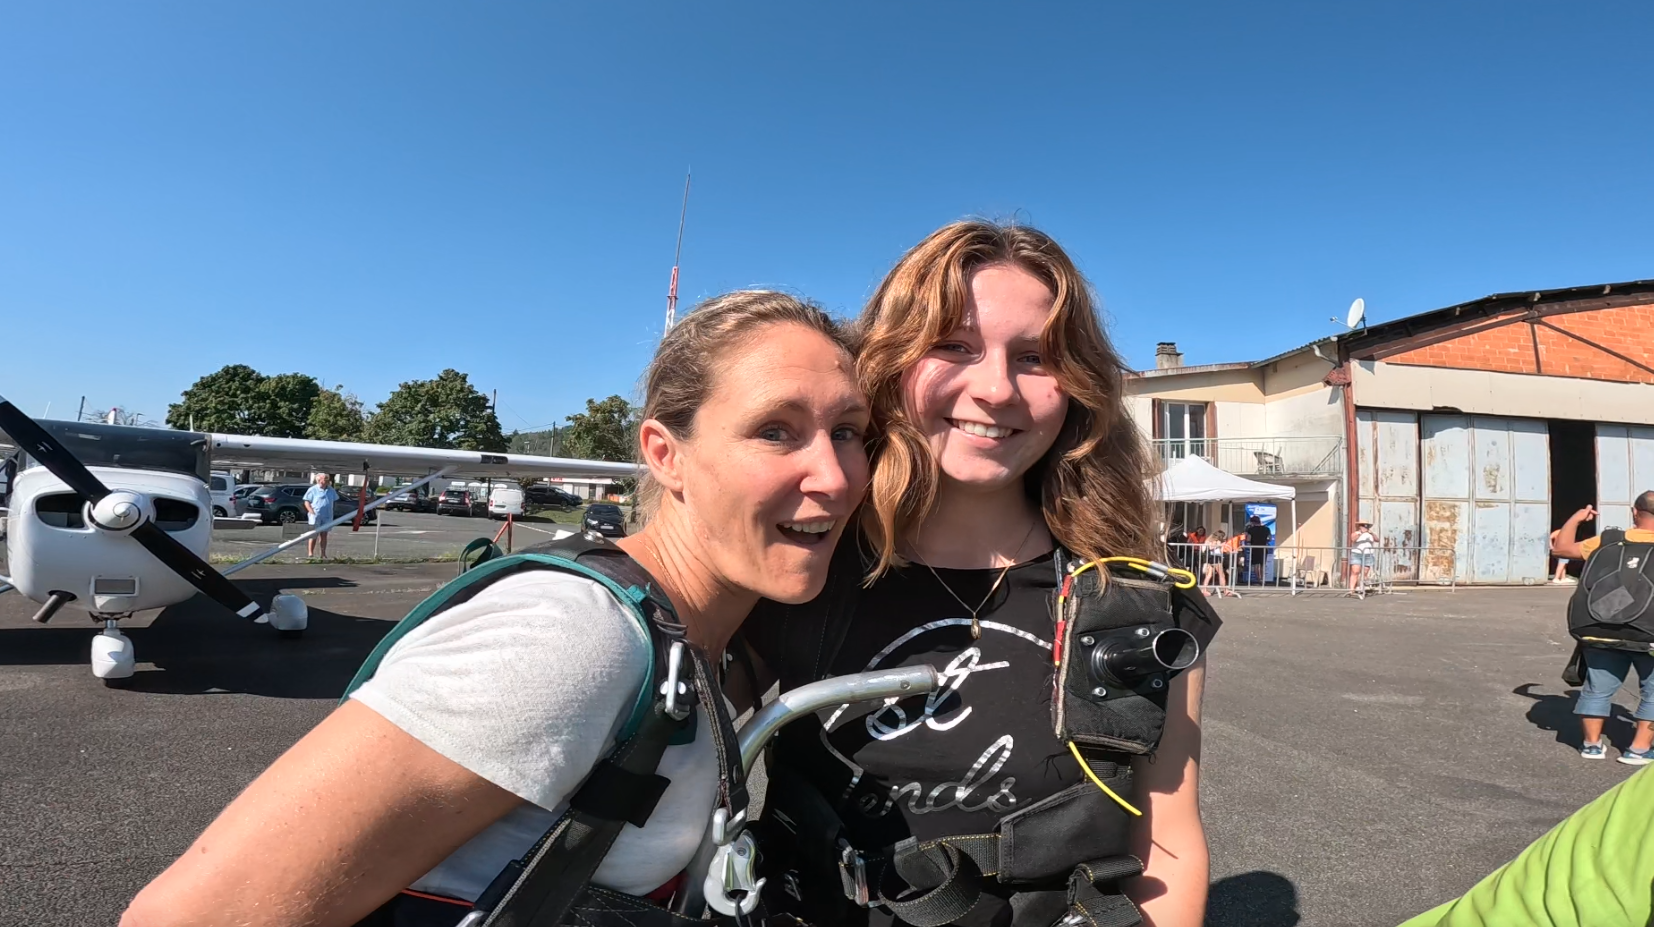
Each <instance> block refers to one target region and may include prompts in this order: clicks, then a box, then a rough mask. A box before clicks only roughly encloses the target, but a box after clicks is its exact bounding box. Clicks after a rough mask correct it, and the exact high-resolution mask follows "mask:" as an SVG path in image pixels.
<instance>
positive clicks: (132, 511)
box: [92, 490, 144, 531]
mask: <svg viewBox="0 0 1654 927" xmlns="http://www.w3.org/2000/svg"><path fill="white" fill-rule="evenodd" d="M143 518H144V499H143V497H142V496H140V495H138V494H137V493H135V492H126V491H123V490H116V491H115V492H112V493H110V494H109V495H107V496H104V497H103V499H101V500H100V501H99V502H98V504H97V505H95V506H93V507H92V521H93V522H94V523H95V524H97V526H98V527H99V528H103V529H105V530H107V531H125V530H127V529H128V528H134V527H137V525H138V522H140V521H143Z"/></svg>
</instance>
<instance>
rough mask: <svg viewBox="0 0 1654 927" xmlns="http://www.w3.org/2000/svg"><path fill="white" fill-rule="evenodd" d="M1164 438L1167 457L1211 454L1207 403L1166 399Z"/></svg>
mask: <svg viewBox="0 0 1654 927" xmlns="http://www.w3.org/2000/svg"><path fill="white" fill-rule="evenodd" d="M1160 441H1161V446H1162V448H1163V451H1162V456H1163V457H1164V458H1165V459H1167V460H1181V459H1183V458H1184V457H1211V456H1212V454H1211V449H1210V448H1208V447H1207V446H1206V403H1204V402H1162V403H1161V404H1160Z"/></svg>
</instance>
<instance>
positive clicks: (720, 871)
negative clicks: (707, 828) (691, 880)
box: [702, 808, 767, 917]
mask: <svg viewBox="0 0 1654 927" xmlns="http://www.w3.org/2000/svg"><path fill="white" fill-rule="evenodd" d="M746 823H747V813H746V811H745V810H744V809H743V810H741V811H738V812H736V813H735V815H734V816H733V817H732V816H731V815H730V814H729V812H728V811H727V810H726V809H723V808H719V809H718V810H716V811H714V812H713V813H712V842H713V843H714V844H716V845H717V847H718V849H717V850H716V851H715V852H713V854H712V864H711V865H710V866H708V867H707V870H706V881H705V882H704V883H703V884H702V891H703V892H704V893H705V895H706V906H707V907H709V908H711V909H712V910H714V911H717V912H718V913H719V914H723V915H725V916H731V917H733V916H735V915H736V914H738V913H739V914H740V915H743V916H744V915H747V914H751V913H752V912H753V911H755V910H757V909H758V901H759V896H760V893H762V892H763V890H764V883H765V882H766V881H767V880H765V879H760V878H758V844H757V842H756V841H754V840H753V839H752V834H750V833H748V832H747V830H746Z"/></svg>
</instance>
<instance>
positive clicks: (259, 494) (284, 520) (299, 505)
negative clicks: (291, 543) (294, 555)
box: [247, 483, 378, 525]
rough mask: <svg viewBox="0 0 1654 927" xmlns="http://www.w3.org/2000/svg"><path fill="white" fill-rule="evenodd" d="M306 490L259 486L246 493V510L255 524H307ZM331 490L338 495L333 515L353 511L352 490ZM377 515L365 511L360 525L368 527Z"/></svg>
mask: <svg viewBox="0 0 1654 927" xmlns="http://www.w3.org/2000/svg"><path fill="white" fill-rule="evenodd" d="M309 489H310V484H309V483H284V484H282V485H279V486H264V487H261V488H260V489H258V490H257V491H256V492H252V493H248V495H247V511H249V512H257V513H258V515H259V521H260V522H261V523H263V524H266V525H277V524H280V525H291V524H293V523H295V522H301V521H308V520H309V516H308V515H307V514H306V513H305V511H304V494H305V492H306V491H307V490H309ZM334 489H335V490H336V491H338V492H339V501H337V502H335V503H333V514H334V515H335V516H338V515H343V514H344V513H345V510H346V509H347V508H350V509H354V508H356V490H355V489H353V488H350V487H346V488H345V489H343V490H339V489H338V487H334ZM377 514H378V513H377V512H373V511H369V512H368V513H367V516H366V517H365V518H363V519H362V523H363V524H372V523H373V521H374V517H375V516H376V515H377Z"/></svg>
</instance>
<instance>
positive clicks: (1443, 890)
mask: <svg viewBox="0 0 1654 927" xmlns="http://www.w3.org/2000/svg"><path fill="white" fill-rule="evenodd" d="M453 570H454V566H453V565H452V564H417V565H402V566H398V565H378V566H344V565H301V566H294V565H278V566H260V567H254V568H252V569H250V570H248V571H247V572H246V573H243V574H241V575H239V576H238V577H237V580H238V581H240V582H242V584H243V585H244V587H245V588H246V589H247V590H248V591H249V592H250V593H251V594H252V595H253V596H254V597H255V598H258V599H260V600H261V601H268V599H269V597H270V596H272V595H274V594H275V593H276V592H277V591H289V592H296V593H300V594H303V595H305V596H307V598H308V601H309V603H310V606H311V613H310V614H311V626H310V630H309V631H307V632H306V633H305V636H304V637H303V639H301V640H292V641H290V640H281V639H278V637H277V636H276V635H275V634H274V633H273V632H272V631H270V630H269V629H268V628H265V627H257V626H253V625H249V624H246V623H244V622H242V621H239V620H236V619H234V618H231V617H229V616H227V615H225V614H223V613H222V611H221V610H219V609H218V608H217V607H216V606H214V605H212V604H210V603H207V602H205V601H202V600H199V599H197V600H195V601H193V602H190V603H186V604H184V605H180V606H175V607H173V608H170V609H167V610H165V611H164V612H162V613H160V614H159V615H155V616H152V617H150V618H148V619H143V620H138V621H133V622H131V623H130V624H129V625H128V627H129V629H130V633H131V636H132V638H133V640H134V642H135V644H136V647H137V656H138V660H139V668H140V672H139V673H138V675H137V676H136V677H135V678H134V682H133V685H132V687H131V688H130V689H126V690H115V689H106V688H104V687H103V686H102V685H100V684H99V683H98V682H97V681H96V680H95V679H93V678H92V676H91V673H90V671H89V670H88V669H87V666H86V660H87V648H88V641H89V638H90V637H91V635H92V629H91V626H90V623H89V622H87V621H86V619H85V615H84V613H77V612H75V611H74V610H73V609H65V610H64V611H63V612H62V613H60V614H59V616H58V617H57V618H56V619H55V620H54V621H53V622H52V624H50V625H48V626H45V627H41V626H38V625H33V624H31V623H30V622H29V620H28V615H29V614H30V612H31V611H32V606H31V605H30V604H29V603H27V602H25V601H23V600H22V599H21V598H19V597H18V596H16V595H15V594H14V595H8V596H4V597H0V886H4V889H5V891H4V892H3V893H0V924H19V925H22V924H27V925H30V927H47V925H66V927H67V925H77V927H79V925H85V924H112V923H114V922H115V920H116V919H117V918H118V916H119V912H120V911H121V909H122V908H123V906H124V905H125V903H126V901H127V900H128V899H129V898H130V897H131V896H132V895H133V893H135V892H136V891H137V890H138V889H139V888H140V887H141V886H142V885H143V884H144V882H146V881H147V880H148V879H149V878H151V877H153V876H154V875H155V874H156V873H158V872H159V871H160V870H161V869H163V868H164V867H165V866H166V865H167V864H168V863H169V862H170V861H171V860H172V859H173V858H175V857H176V856H177V855H178V854H179V853H180V852H182V851H183V850H184V849H185V848H186V847H187V846H188V845H189V843H190V841H191V840H192V839H193V838H194V837H195V835H196V834H197V833H199V832H200V830H201V829H202V828H203V827H204V826H205V825H206V824H207V822H208V821H209V820H211V818H212V817H213V816H214V815H215V814H216V813H217V812H218V811H219V810H220V809H221V808H222V807H223V806H224V805H225V804H226V803H228V802H229V801H230V800H231V799H232V798H233V797H234V796H235V794H236V793H237V792H238V791H239V790H240V789H241V788H242V787H243V786H245V785H246V783H247V782H249V781H250V780H251V779H252V778H253V777H254V776H255V775H257V774H258V772H259V771H260V770H262V769H263V768H264V767H265V766H267V765H268V764H269V763H270V762H271V761H272V760H274V759H275V758H276V757H277V756H278V755H279V754H280V753H281V751H282V750H284V749H285V748H286V747H287V746H289V745H290V744H292V743H293V742H294V741H295V740H296V739H298V737H300V736H301V735H302V734H303V733H304V732H305V731H306V730H308V729H309V728H310V727H311V726H312V725H314V724H315V723H316V722H317V721H318V720H320V719H321V718H322V717H323V716H324V715H325V714H326V713H327V712H328V711H329V710H330V708H331V707H332V705H333V704H334V702H335V700H336V699H337V698H338V695H339V693H340V692H341V691H342V690H343V688H344V686H345V684H346V683H347V682H348V680H349V679H350V677H351V675H352V674H353V673H354V671H355V669H356V667H357V666H358V664H359V663H360V662H361V660H362V658H363V657H364V656H365V655H366V654H367V652H368V650H369V649H371V648H372V646H373V644H374V643H375V642H376V641H377V640H378V639H379V638H380V637H381V636H382V635H383V634H384V633H385V631H386V630H388V629H389V627H390V625H391V622H392V621H393V620H394V619H396V618H398V617H400V616H401V615H402V614H403V613H405V612H406V611H407V610H408V608H409V607H410V606H411V605H412V604H413V603H414V602H416V601H418V600H419V599H420V598H422V597H423V596H424V595H426V594H428V593H429V592H430V591H431V590H433V589H435V588H436V587H437V586H438V585H439V584H440V583H441V582H442V581H443V580H444V579H446V578H448V577H449V576H451V575H452V573H453ZM1566 595H1567V591H1566V590H1562V589H1546V588H1537V589H1462V590H1459V591H1457V592H1446V591H1437V590H1428V591H1417V592H1412V593H1408V594H1397V595H1391V596H1386V597H1378V598H1372V599H1368V600H1366V601H1355V600H1350V599H1327V598H1309V597H1299V598H1297V599H1288V598H1264V597H1256V598H1246V599H1242V600H1239V601H1236V600H1226V601H1224V602H1223V603H1222V605H1221V609H1222V613H1223V615H1224V617H1225V620H1226V624H1225V626H1224V629H1223V631H1222V632H1221V633H1220V635H1219V636H1218V639H1217V641H1216V642H1215V644H1214V645H1213V648H1212V653H1211V667H1210V675H1209V680H1208V686H1207V697H1206V754H1205V759H1204V774H1203V777H1202V779H1203V781H1202V794H1203V803H1204V808H1205V818H1206V822H1207V828H1208V832H1209V836H1210V842H1211V847H1212V875H1213V880H1214V886H1213V892H1212V902H1211V913H1210V915H1209V918H1208V923H1209V924H1212V925H1220V927H1254V925H1256V927H1263V925H1268V927H1283V925H1285V927H1291V925H1295V924H1306V925H1329V927H1343V925H1350V927H1355V925H1361V927H1383V925H1394V924H1396V923H1398V922H1400V921H1401V920H1403V919H1405V918H1406V917H1408V916H1410V915H1412V914H1414V913H1417V912H1419V911H1421V910H1424V909H1425V908H1428V907H1430V906H1431V905H1433V904H1435V903H1437V902H1439V901H1442V900H1445V899H1447V898H1449V897H1452V896H1454V895H1456V894H1458V893H1460V892H1462V891H1464V890H1465V889H1466V888H1468V887H1469V886H1470V885H1471V884H1473V883H1474V882H1475V881H1476V880H1477V879H1479V878H1480V877H1481V876H1483V875H1485V874H1486V873H1488V872H1490V871H1491V870H1493V869H1494V868H1495V867H1497V866H1498V865H1499V864H1501V863H1502V862H1504V861H1505V860H1507V859H1509V858H1510V857H1511V856H1512V855H1514V854H1515V853H1516V852H1518V851H1519V850H1520V849H1521V848H1522V847H1523V846H1525V845H1526V844H1528V843H1529V842H1531V841H1532V840H1533V839H1535V838H1536V837H1538V836H1539V835H1541V834H1542V833H1544V832H1545V830H1547V829H1548V828H1549V827H1550V826H1552V825H1553V824H1555V823H1556V822H1557V821H1558V820H1560V819H1561V818H1562V817H1564V816H1565V815H1567V814H1568V813H1569V812H1571V811H1573V810H1574V809H1576V808H1578V807H1579V806H1580V805H1582V804H1584V803H1585V802H1587V801H1589V800H1590V799H1591V798H1594V797H1595V796H1597V795H1598V794H1600V793H1601V792H1602V791H1603V790H1605V789H1607V788H1609V787H1610V786H1612V785H1613V784H1615V783H1617V782H1619V781H1621V780H1622V779H1624V778H1625V777H1626V776H1628V775H1630V774H1631V773H1632V770H1631V769H1630V768H1628V767H1626V766H1622V765H1620V764H1618V763H1614V762H1612V761H1608V762H1601V761H1598V762H1587V761H1584V760H1581V759H1580V758H1579V757H1578V756H1577V754H1576V753H1575V752H1574V749H1573V748H1574V746H1576V745H1577V743H1578V735H1577V733H1576V730H1577V729H1576V727H1575V725H1574V723H1573V720H1572V715H1571V714H1570V711H1571V706H1572V703H1571V699H1570V698H1569V697H1567V695H1566V692H1567V690H1566V689H1565V688H1564V687H1563V685H1562V683H1561V681H1560V679H1559V678H1558V673H1559V672H1560V670H1561V667H1562V664H1563V662H1564V661H1565V659H1566V657H1567V655H1568V651H1569V649H1570V646H1571V644H1570V642H1568V640H1567V638H1566V635H1565V634H1564V633H1563V631H1562V623H1563V622H1562V605H1563V602H1564V601H1565V599H1566ZM1630 695H1631V693H1630V691H1622V692H1621V693H1620V696H1619V699H1618V701H1619V702H1620V703H1621V704H1622V706H1624V705H1631V704H1633V702H1631V701H1630V700H1629V696H1630ZM1618 714H1619V716H1618V718H1617V719H1616V720H1615V721H1614V722H1613V723H1611V724H1610V727H1609V734H1610V738H1611V739H1612V740H1614V742H1615V743H1617V744H1619V745H1621V746H1623V745H1624V743H1625V742H1626V741H1628V740H1629V737H1630V722H1629V720H1627V718H1628V713H1627V712H1624V711H1623V710H1621V711H1619V713H1618ZM1613 752H1614V753H1615V754H1616V755H1617V751H1613Z"/></svg>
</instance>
